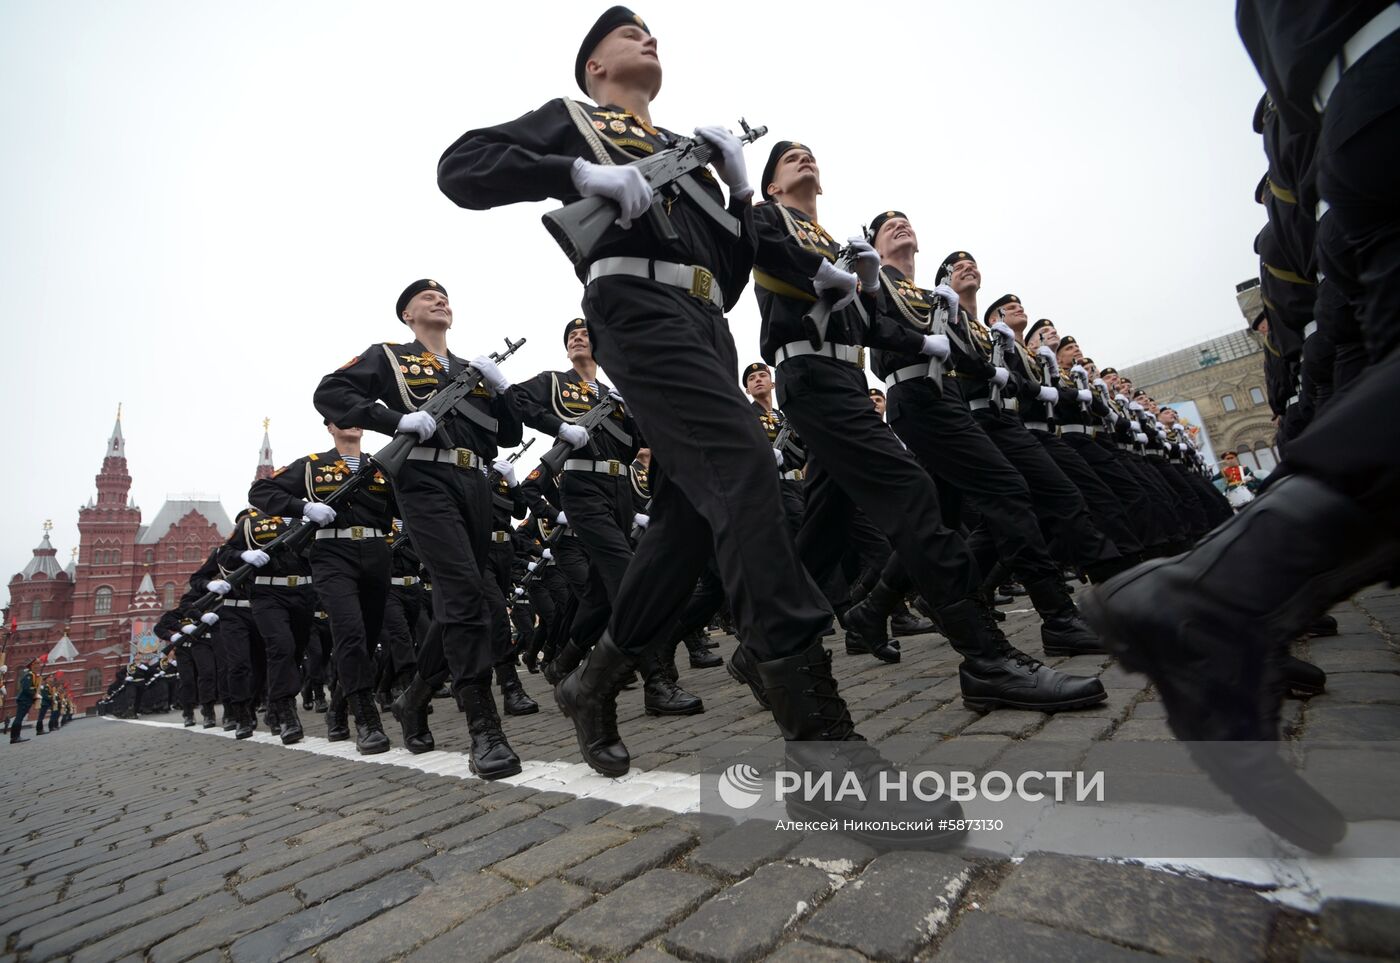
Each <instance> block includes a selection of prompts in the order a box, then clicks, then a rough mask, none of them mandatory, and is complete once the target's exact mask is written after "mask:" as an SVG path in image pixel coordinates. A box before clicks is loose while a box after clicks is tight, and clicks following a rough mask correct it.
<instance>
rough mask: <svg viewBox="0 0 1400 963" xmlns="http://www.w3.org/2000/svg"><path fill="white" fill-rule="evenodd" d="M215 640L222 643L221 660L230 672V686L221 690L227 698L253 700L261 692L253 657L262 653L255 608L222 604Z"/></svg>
mask: <svg viewBox="0 0 1400 963" xmlns="http://www.w3.org/2000/svg"><path fill="white" fill-rule="evenodd" d="M215 641H216V643H217V645H218V655H217V659H218V663H219V665H220V666H221V667H222V668H223V669H224V671H225V673H226V675H225V686H226V687H225V689H224V690H223V692H222V693H221V695H222V696H223V699H224V701H225V702H249V701H251V700H253V699H254V698H255V697H256V695H258V691H257V689H256V688H255V687H256V685H257V674H256V672H255V671H254V667H253V660H254V658H255V656H256V655H259V654H261V652H262V638H261V636H260V635H259V633H258V626H257V623H256V622H254V621H253V612H252V610H251V609H246V608H241V607H239V608H235V607H233V606H230V605H221V606H220V607H219V631H218V633H217V635H216V636H215Z"/></svg>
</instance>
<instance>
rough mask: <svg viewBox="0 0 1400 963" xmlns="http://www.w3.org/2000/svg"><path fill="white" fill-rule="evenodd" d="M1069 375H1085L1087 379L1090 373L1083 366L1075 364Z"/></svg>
mask: <svg viewBox="0 0 1400 963" xmlns="http://www.w3.org/2000/svg"><path fill="white" fill-rule="evenodd" d="M1069 373H1070V374H1076V375H1083V376H1084V377H1086V378H1087V377H1089V372H1087V371H1085V370H1084V366H1083V365H1082V364H1075V365H1072V366H1071V367H1070V369H1069Z"/></svg>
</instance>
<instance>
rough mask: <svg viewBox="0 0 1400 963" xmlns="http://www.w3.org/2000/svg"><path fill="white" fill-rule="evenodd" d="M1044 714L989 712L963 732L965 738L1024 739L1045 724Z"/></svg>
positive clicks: (1011, 710)
mask: <svg viewBox="0 0 1400 963" xmlns="http://www.w3.org/2000/svg"><path fill="white" fill-rule="evenodd" d="M1048 718H1049V716H1047V715H1046V714H1045V713H1043V712H1024V711H1020V710H1016V709H1002V710H998V711H997V712H989V713H987V714H986V715H985V716H982V718H980V719H976V720H973V721H972V722H970V723H968V724H967V726H966V728H964V729H963V730H962V734H963V735H965V736H975V735H1005V736H1014V737H1016V738H1018V739H1020V738H1024V737H1025V736H1027V735H1029V734H1030V733H1032V732H1034V731H1035V730H1037V729H1039V728H1040V727H1041V726H1042V725H1044V724H1045V720H1046V719H1048Z"/></svg>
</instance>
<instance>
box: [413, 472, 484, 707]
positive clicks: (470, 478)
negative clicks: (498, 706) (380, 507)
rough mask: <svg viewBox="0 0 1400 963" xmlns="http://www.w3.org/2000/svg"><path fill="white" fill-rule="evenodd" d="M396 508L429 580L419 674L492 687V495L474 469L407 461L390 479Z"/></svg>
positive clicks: (482, 477) (461, 683) (482, 476)
mask: <svg viewBox="0 0 1400 963" xmlns="http://www.w3.org/2000/svg"><path fill="white" fill-rule="evenodd" d="M394 486H395V493H396V494H397V496H398V502H399V511H400V512H401V513H402V515H403V520H404V524H405V526H406V527H407V528H408V530H409V531H411V532H412V533H413V544H414V547H415V548H416V549H417V551H418V558H419V559H420V560H421V561H422V563H423V567H424V568H425V569H427V572H428V577H429V579H430V580H431V581H432V584H433V590H432V595H431V598H432V609H433V623H434V626H435V628H436V629H437V631H434V632H430V633H429V634H428V636H427V637H426V638H425V639H424V640H423V648H422V650H421V651H420V652H419V653H418V674H419V675H421V676H422V677H423V678H424V679H425V680H428V681H431V682H434V683H436V682H440V681H441V680H442V679H444V678H446V677H447V675H448V674H450V675H451V676H452V680H453V684H454V686H456V687H460V686H463V685H477V684H480V683H483V682H489V681H490V678H491V666H492V664H493V663H494V662H495V661H496V658H497V653H496V651H495V646H494V645H493V643H492V634H491V606H490V602H489V600H488V598H487V589H486V575H485V566H486V546H487V545H488V544H489V539H490V532H491V493H490V491H489V489H488V488H487V485H486V476H485V475H483V474H482V473H481V472H479V471H474V470H471V469H463V468H457V467H456V466H454V465H448V464H443V463H440V462H409V463H408V464H406V465H405V466H404V468H403V470H402V471H401V472H399V477H398V478H396V479H395V480H394Z"/></svg>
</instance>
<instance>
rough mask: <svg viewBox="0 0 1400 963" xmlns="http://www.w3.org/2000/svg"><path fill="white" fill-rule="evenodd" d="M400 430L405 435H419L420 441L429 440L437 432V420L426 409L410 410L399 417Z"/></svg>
mask: <svg viewBox="0 0 1400 963" xmlns="http://www.w3.org/2000/svg"><path fill="white" fill-rule="evenodd" d="M398 430H399V431H401V432H403V433H404V434H405V435H417V436H418V440H419V441H427V440H428V439H429V438H431V437H433V435H434V434H435V433H436V432H437V420H436V419H435V418H433V416H432V415H430V414H428V413H427V412H426V411H410V412H409V413H408V414H406V415H404V416H403V417H402V418H400V419H399V428H398Z"/></svg>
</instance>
